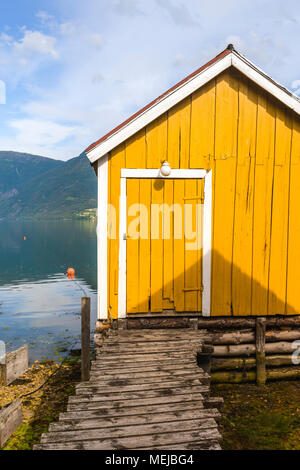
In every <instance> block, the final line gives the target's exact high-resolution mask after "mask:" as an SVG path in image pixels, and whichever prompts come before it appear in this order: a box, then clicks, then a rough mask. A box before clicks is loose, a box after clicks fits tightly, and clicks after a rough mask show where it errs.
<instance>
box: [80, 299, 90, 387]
mask: <svg viewBox="0 0 300 470" xmlns="http://www.w3.org/2000/svg"><path fill="white" fill-rule="evenodd" d="M90 311H91V299H90V297H82V298H81V380H82V381H83V382H86V381H87V380H89V378H90V362H91V360H90V328H91V327H90V324H91V323H90V322H91V320H90Z"/></svg>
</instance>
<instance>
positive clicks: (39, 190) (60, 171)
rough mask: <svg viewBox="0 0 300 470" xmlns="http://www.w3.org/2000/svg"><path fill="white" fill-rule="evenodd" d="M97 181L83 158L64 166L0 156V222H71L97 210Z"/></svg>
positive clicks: (20, 155) (26, 156)
mask: <svg viewBox="0 0 300 470" xmlns="http://www.w3.org/2000/svg"><path fill="white" fill-rule="evenodd" d="M96 195H97V180H96V176H95V173H94V170H93V169H92V168H91V166H90V164H89V161H88V160H87V158H86V156H85V155H84V154H81V155H80V156H79V157H76V158H72V159H71V160H68V161H67V162H63V161H60V160H53V159H51V158H45V157H40V156H37V155H30V154H24V153H18V152H0V218H40V219H41V218H43V219H54V218H56V219H58V218H73V217H77V216H79V214H80V213H82V212H84V211H85V210H86V209H92V208H95V207H96V204H97V203H96V198H97V196H96Z"/></svg>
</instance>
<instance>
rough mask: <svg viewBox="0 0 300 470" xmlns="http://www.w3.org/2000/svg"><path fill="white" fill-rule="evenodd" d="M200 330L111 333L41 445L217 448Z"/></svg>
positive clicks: (216, 401) (40, 446)
mask: <svg viewBox="0 0 300 470" xmlns="http://www.w3.org/2000/svg"><path fill="white" fill-rule="evenodd" d="M204 340H205V332H203V331H201V330H193V329H184V330H174V329H163V330H111V331H110V334H109V336H108V337H107V339H106V340H105V342H104V345H103V347H101V350H98V351H99V352H98V353H97V358H96V361H94V362H93V364H92V368H91V376H90V380H89V382H82V383H80V384H79V385H77V387H76V396H74V397H70V398H69V404H68V408H67V412H66V413H61V414H60V419H59V422H58V423H54V424H51V425H50V427H49V432H48V433H47V434H43V435H42V438H41V444H40V445H39V446H36V447H35V449H39V450H44V449H45V450H48V449H49V450H50V449H55V450H59V449H74V450H84V449H87V450H93V449H99V450H102V449H104V450H117V449H164V450H169V449H172V450H176V449H182V450H185V449H186V450H197V449H210V450H219V449H220V448H221V447H220V444H219V442H220V440H221V436H220V433H219V432H218V427H217V422H216V420H217V419H218V418H219V417H220V413H219V411H218V409H216V408H209V406H213V403H218V400H217V399H215V400H214V399H211V398H209V383H210V377H209V375H208V374H206V373H204V372H203V370H202V369H201V368H199V367H198V365H197V352H201V350H202V346H203V342H204Z"/></svg>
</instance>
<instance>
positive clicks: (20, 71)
mask: <svg viewBox="0 0 300 470" xmlns="http://www.w3.org/2000/svg"><path fill="white" fill-rule="evenodd" d="M299 36H300V3H299V0H285V1H283V0H272V1H270V0H252V1H251V2H250V1H249V0H247V1H245V0H226V1H224V0H222V1H221V0H210V1H203V0H185V1H184V0H88V1H86V2H83V1H82V0H80V1H79V0H51V1H50V0H26V1H25V0H10V1H9V2H8V1H4V0H1V3H0V80H1V81H2V88H3V83H4V84H5V87H6V104H0V118H1V126H0V150H16V151H24V152H29V153H35V154H39V155H45V156H49V157H53V158H59V159H63V160H67V159H69V158H72V157H74V156H77V155H78V154H79V153H81V152H82V150H84V148H85V147H87V146H88V145H89V144H90V143H91V142H92V141H93V140H95V139H97V138H99V137H101V136H102V135H103V134H104V133H105V132H107V131H109V130H110V129H111V128H112V127H114V126H115V125H117V124H118V123H120V122H121V121H123V120H124V119H125V118H126V117H128V116H129V115H131V114H132V113H133V112H135V111H136V110H138V109H139V108H140V107H142V106H143V105H144V104H146V103H147V102H148V101H149V100H151V99H153V98H155V97H156V96H157V95H159V94H160V93H161V92H163V91H165V90H166V89H167V88H168V87H170V86H171V85H172V84H174V83H176V82H177V81H178V80H180V79H181V78H183V77H184V76H185V75H187V74H188V73H190V72H192V71H193V70H194V69H196V68H197V67H199V66H200V65H202V64H203V63H205V62H206V61H207V60H209V59H210V58H212V57H214V56H215V55H216V54H217V53H218V52H220V51H221V50H223V49H224V48H225V47H226V45H227V44H228V43H229V42H232V43H233V44H234V45H235V47H236V49H237V50H239V51H240V52H242V53H243V54H245V55H246V56H247V57H248V58H249V59H250V60H252V61H253V62H255V63H256V64H257V65H258V66H260V67H261V68H263V69H264V70H265V71H266V72H267V73H268V74H269V75H271V76H272V77H273V78H275V79H276V80H278V81H280V82H281V83H282V84H284V85H285V86H286V87H288V88H289V89H291V90H293V91H294V92H296V93H298V94H300V54H299V44H300V40H299V39H300V37H299ZM0 93H1V87H0ZM0 102H1V95H0Z"/></svg>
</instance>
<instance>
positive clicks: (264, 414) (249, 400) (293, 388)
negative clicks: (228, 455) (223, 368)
mask: <svg viewBox="0 0 300 470" xmlns="http://www.w3.org/2000/svg"><path fill="white" fill-rule="evenodd" d="M212 394H213V395H215V396H222V397H223V398H224V408H223V410H222V419H221V422H220V432H221V434H222V436H223V443H222V448H223V449H226V450H234V449H236V450H256V449H257V450H263V449H268V450H300V382H299V381H280V382H270V383H269V384H267V385H266V386H265V387H261V388H259V387H257V386H256V385H254V384H233V385H231V384H230V385H229V384H213V385H212Z"/></svg>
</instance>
